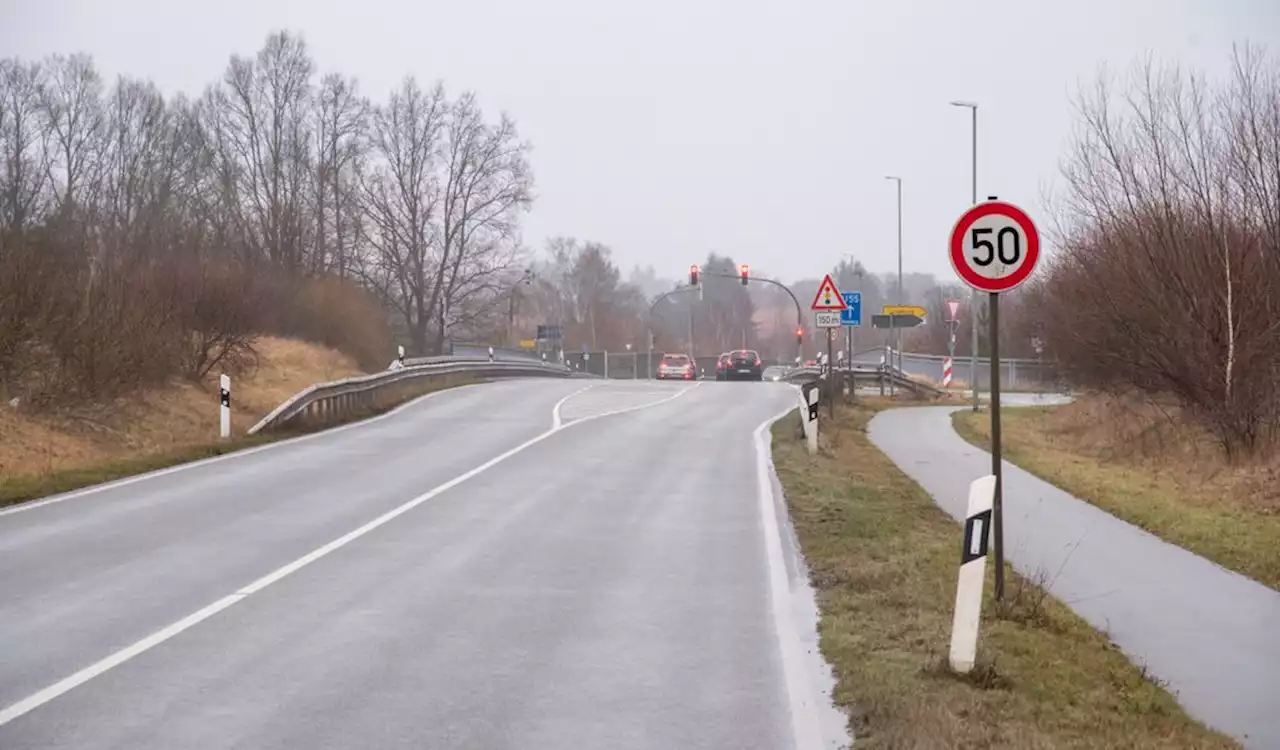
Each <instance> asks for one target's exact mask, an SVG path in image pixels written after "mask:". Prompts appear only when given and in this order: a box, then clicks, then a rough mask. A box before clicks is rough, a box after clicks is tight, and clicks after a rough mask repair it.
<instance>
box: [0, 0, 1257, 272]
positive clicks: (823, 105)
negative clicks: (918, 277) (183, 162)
mask: <svg viewBox="0 0 1280 750" xmlns="http://www.w3.org/2000/svg"><path fill="white" fill-rule="evenodd" d="M281 28H285V29H289V30H292V31H297V32H301V33H302V34H303V35H304V36H305V38H306V40H307V42H308V44H309V46H310V47H311V50H312V53H313V55H314V57H315V58H316V60H317V63H318V65H319V68H320V70H321V71H333V70H337V71H341V72H343V73H346V74H350V75H355V76H357V77H358V78H359V79H360V82H361V84H362V86H363V87H364V90H365V92H366V93H368V94H370V95H372V96H374V98H376V99H383V98H384V97H385V94H386V92H388V91H389V90H390V89H391V88H393V87H394V86H395V85H396V84H397V83H398V82H399V80H400V79H401V78H402V77H403V76H404V75H406V74H408V73H413V74H415V75H417V76H418V77H419V78H420V79H422V80H423V81H432V80H435V79H437V78H439V79H443V80H444V81H445V83H446V85H447V86H448V88H449V89H450V90H451V91H452V92H455V93H456V92H459V91H461V90H463V89H473V90H475V91H476V92H477V93H478V95H479V97H480V100H481V103H482V104H483V105H484V106H485V107H486V109H488V110H490V111H494V112H496V111H497V110H506V111H508V112H509V113H511V114H512V115H513V116H514V117H515V118H516V119H517V121H518V122H519V123H520V126H521V129H522V131H523V133H524V135H525V136H526V137H527V138H528V139H530V140H531V141H532V142H533V144H534V153H533V165H534V169H535V173H536V176H537V193H538V200H537V203H536V205H535V207H534V210H533V212H532V214H531V215H530V216H529V217H528V218H527V220H526V222H525V240H526V243H527V244H531V245H534V246H537V247H541V245H542V243H543V240H544V239H545V238H546V237H548V236H552V235H556V234H567V235H573V236H577V237H580V238H583V239H590V240H597V241H600V242H604V243H606V244H608V245H610V246H612V247H613V248H614V251H615V253H616V255H617V259H618V260H619V262H620V264H621V265H623V267H624V268H628V267H630V266H631V265H632V264H633V263H643V264H650V263H651V264H653V265H654V266H655V267H656V268H657V270H658V271H659V273H660V274H661V275H663V276H669V277H678V276H680V275H682V274H683V273H685V269H687V267H688V265H689V264H690V263H691V262H695V261H697V260H699V259H701V258H703V257H705V255H706V253H707V252H708V251H716V252H720V253H729V254H731V255H732V256H733V257H734V258H735V260H737V261H738V262H746V263H750V264H751V265H752V266H753V267H754V268H756V269H758V270H760V271H762V272H764V271H768V272H770V273H772V274H774V275H777V276H781V277H783V278H787V279H794V278H797V277H804V276H812V275H814V274H816V273H820V272H821V271H822V270H824V269H825V268H829V267H830V266H831V265H833V264H834V263H835V262H836V261H837V260H838V259H839V258H840V256H841V254H842V253H845V252H852V253H854V254H855V255H856V257H858V258H859V259H861V260H863V262H864V263H866V264H867V265H868V267H870V268H871V269H872V270H875V271H891V270H894V269H896V255H895V248H896V223H895V213H894V212H895V202H894V201H895V197H894V187H893V183H891V182H889V181H886V180H884V179H883V177H884V175H886V174H896V175H900V176H901V177H902V178H903V180H904V186H903V194H904V217H905V219H904V225H905V229H904V258H905V260H904V264H905V267H906V270H907V271H912V270H918V271H925V272H932V273H935V274H937V275H939V276H940V277H943V278H950V277H952V276H953V275H954V274H953V272H952V271H951V269H950V265H949V263H948V262H947V259H946V254H945V246H946V239H947V235H948V233H949V231H950V229H951V225H952V223H953V222H954V221H955V219H956V218H957V217H958V215H959V214H960V212H962V211H963V210H964V209H965V208H966V206H967V205H968V200H969V179H970V178H969V163H970V151H969V142H970V141H969V139H970V133H969V114H968V111H967V110H961V109H957V108H954V107H950V106H948V104H947V102H949V101H950V100H953V99H968V100H973V101H977V102H979V103H980V105H981V110H980V112H979V120H980V122H979V175H978V181H979V182H978V190H979V192H980V195H981V196H985V195H987V194H996V195H999V196H1000V197H1001V198H1002V199H1005V200H1011V201H1013V202H1016V203H1019V204H1021V205H1023V207H1024V208H1026V209H1027V210H1028V211H1029V212H1030V213H1031V215H1032V217H1033V218H1036V217H1038V216H1041V215H1042V213H1043V211H1042V207H1041V196H1042V192H1043V189H1044V188H1045V187H1047V186H1049V185H1050V184H1051V183H1052V182H1053V181H1054V180H1055V179H1056V175H1057V162H1058V159H1059V156H1060V155H1061V153H1062V150H1063V148H1064V146H1065V144H1066V139H1067V138H1068V136H1069V133H1070V121H1071V107H1070V101H1069V96H1070V94H1072V93H1073V91H1074V90H1075V87H1076V85H1077V83H1078V82H1081V81H1085V82H1087V81H1089V80H1091V79H1093V78H1094V77H1095V76H1096V73H1097V71H1098V68H1099V65H1100V64H1102V63H1103V62H1107V63H1109V64H1111V65H1113V66H1118V67H1122V68H1123V67H1127V66H1128V65H1129V64H1130V63H1131V62H1132V61H1133V60H1134V59H1135V58H1136V57H1137V56H1140V55H1142V54H1145V53H1153V54H1154V55H1156V56H1157V57H1159V58H1162V59H1176V60H1179V61H1181V62H1182V63H1184V64H1186V65H1188V66H1193V67H1197V68H1200V69H1203V70H1206V71H1208V72H1210V73H1215V72H1221V71H1222V70H1223V69H1224V68H1225V67H1226V65H1227V62H1228V56H1229V54H1230V48H1231V44H1232V42H1233V41H1244V40H1252V41H1256V42H1263V43H1266V44H1268V45H1270V46H1271V47H1272V48H1273V51H1275V52H1280V0H1073V1H1071V2H1048V1H1047V0H989V1H987V2H976V1H973V0H932V1H929V2H906V1H905V0H903V1H900V2H884V1H883V0H878V1H876V2H865V1H862V0H822V1H819V0H807V1H802V0H795V1H793V2H779V1H778V0H774V1H773V2H760V1H758V0H737V1H736V2H734V1H729V0H715V1H713V0H645V2H632V3H625V4H624V3H621V2H611V1H609V0H454V1H453V2H448V3H442V2H434V1H426V0H423V1H419V2H411V1H410V0H400V1H399V2H396V1H394V0H342V1H341V2H338V1H335V0H222V1H220V2H208V0H203V1H202V2H198V3H197V2H181V1H180V0H28V1H22V0H0V54H3V55H6V56H7V55H18V56H20V57H24V58H31V57H41V56H44V55H46V54H48V53H52V52H64V53H69V52H76V51H85V52H89V53H91V54H93V55H94V57H95V58H96V59H97V61H98V64H99V66H100V67H101V68H102V69H103V70H104V71H105V72H106V73H107V74H108V75H115V74H118V73H127V74H131V75H136V76H142V77H147V78H150V79H152V80H154V81H155V82H156V83H157V84H159V85H160V86H161V87H162V88H163V89H164V90H165V91H167V92H174V91H178V90H185V91H189V92H192V93H197V92H198V91H199V90H200V89H202V88H203V87H204V86H205V85H206V84H207V83H209V82H211V81H213V80H215V79H217V78H218V77H219V76H220V75H221V73H222V71H223V69H224V68H225V66H226V63H227V59H228V57H229V55H230V54H231V53H233V52H237V53H242V54H250V53H253V52H255V51H256V50H257V49H258V48H259V47H260V46H261V44H262V42H263V40H264V39H265V37H266V35H267V34H268V33H269V32H271V31H273V30H276V29H281Z"/></svg>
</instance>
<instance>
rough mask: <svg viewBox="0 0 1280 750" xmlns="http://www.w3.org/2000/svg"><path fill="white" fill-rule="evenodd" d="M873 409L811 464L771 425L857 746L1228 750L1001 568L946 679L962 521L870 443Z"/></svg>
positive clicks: (844, 417) (839, 423)
mask: <svg viewBox="0 0 1280 750" xmlns="http://www.w3.org/2000/svg"><path fill="white" fill-rule="evenodd" d="M879 404H880V405H883V402H879ZM876 406H877V401H876V400H871V399H865V400H864V402H863V404H862V405H860V406H859V407H857V408H842V411H841V413H840V414H839V415H838V419H837V420H836V422H835V426H834V427H833V428H832V427H829V428H828V429H827V430H826V431H825V432H824V434H823V438H822V446H821V450H820V452H819V455H817V456H814V457H810V456H808V455H807V453H806V452H805V449H804V444H803V442H802V441H801V440H798V439H797V438H796V434H795V433H796V431H797V429H798V428H797V423H796V420H795V419H794V418H792V417H788V418H786V419H783V420H781V421H780V422H779V423H778V424H776V425H775V427H774V460H775V463H776V466H777V471H778V475H779V477H780V479H781V481H782V485H783V488H784V490H785V493H786V497H787V503H788V505H789V506H790V510H791V515H792V518H793V519H794V523H795V526H796V531H797V534H798V537H799V539H800V542H801V545H802V547H803V549H804V552H805V556H806V558H807V560H808V564H809V567H810V570H811V576H812V580H813V583H814V586H815V588H816V590H817V592H818V600H819V606H820V608H821V611H822V619H821V624H820V633H821V642H822V650H823V652H824V654H825V655H826V657H827V659H828V660H829V661H830V662H831V663H832V665H833V666H834V668H835V671H836V674H837V687H836V701H837V703H838V704H839V705H840V706H842V707H843V708H845V709H846V710H848V711H849V712H850V715H851V717H852V719H851V722H852V725H853V729H854V732H855V735H856V738H857V739H856V742H857V746H858V747H859V748H940V749H941V748H1008V749H1009V750H1036V749H1038V748H1064V747H1070V748H1098V749H1099V750H1101V749H1103V748H1107V749H1111V748H1150V749H1151V750H1157V749H1158V750H1169V749H1171V748H1188V749H1190V748H1196V749H1197V750H1206V749H1210V748H1231V747H1238V745H1236V744H1235V743H1234V742H1233V741H1231V740H1230V739H1228V738H1225V737H1223V736H1221V735H1219V734H1216V733H1214V732H1212V731H1210V730H1208V729H1206V728H1205V727H1203V726H1202V725H1200V724H1199V723H1197V722H1195V721H1193V720H1192V719H1190V718H1188V717H1187V716H1186V714H1185V713H1184V712H1183V711H1182V710H1181V708H1180V707H1179V706H1178V704H1177V703H1176V702H1175V700H1174V699H1173V698H1172V697H1171V696H1170V695H1169V693H1167V692H1166V691H1165V690H1163V689H1162V688H1161V687H1160V686H1159V685H1157V684H1155V683H1154V682H1153V681H1152V680H1151V679H1149V677H1148V676H1147V675H1146V674H1145V673H1144V671H1143V670H1142V669H1141V668H1139V667H1137V666H1135V665H1133V664H1132V663H1131V662H1130V661H1129V660H1128V659H1127V658H1126V657H1125V656H1124V655H1123V654H1122V653H1120V652H1119V651H1118V650H1117V649H1116V648H1115V647H1114V645H1113V644H1111V643H1110V642H1109V641H1108V640H1107V638H1106V637H1105V636H1104V635H1103V634H1101V633H1099V632H1097V631H1096V630H1094V629H1093V628H1092V627H1090V626H1089V625H1088V624H1087V623H1085V622H1084V621H1083V620H1081V619H1080V618H1078V617H1076V616H1075V615H1074V614H1073V613H1072V612H1071V611H1070V610H1068V609H1067V608H1066V607H1065V606H1064V605H1062V604H1060V603H1059V602H1057V601H1056V600H1054V599H1052V598H1051V597H1048V596H1047V595H1046V594H1045V593H1044V592H1043V590H1042V589H1040V588H1039V587H1037V586H1036V585H1034V584H1033V583H1031V582H1029V581H1026V580H1025V579H1022V578H1020V577H1019V576H1017V575H1016V574H1014V573H1013V572H1012V570H1010V571H1009V573H1008V581H1007V586H1008V590H1007V592H1006V594H1007V595H1008V601H1007V603H1006V605H1004V606H1002V607H1000V608H999V609H998V610H997V608H996V607H995V606H994V605H993V604H991V602H990V596H989V592H990V590H991V589H990V586H991V582H990V580H988V589H987V591H988V596H987V599H988V603H987V607H986V610H987V611H986V612H985V614H984V622H983V632H982V641H981V643H980V646H979V655H980V656H979V658H980V664H979V666H978V667H977V668H976V669H975V670H974V672H973V673H972V674H970V675H968V676H965V677H960V676H957V675H955V674H953V673H952V672H950V670H949V668H948V667H947V663H946V653H947V649H948V646H949V638H950V626H951V617H952V608H953V606H954V601H955V585H956V575H957V566H958V563H959V545H960V530H959V526H958V525H957V524H956V523H955V521H954V520H953V519H951V518H950V517H949V516H947V515H946V514H944V513H943V512H942V511H941V510H940V509H938V508H937V506H936V505H934V503H933V501H932V499H931V498H930V497H929V496H928V495H927V494H926V493H925V492H924V490H922V489H921V488H920V487H919V485H917V484H916V483H915V482H913V481H912V480H911V479H909V478H908V477H907V476H906V475H904V474H903V473H902V472H900V471H899V470H898V469H897V467H896V466H895V465H894V464H893V463H892V462H891V461H890V460H889V459H888V458H887V457H886V456H884V454H882V453H880V451H879V450H877V449H876V448H875V447H874V446H873V445H872V444H871V443H870V441H869V440H868V439H867V436H866V432H865V428H866V424H867V422H868V420H869V419H870V418H871V416H872V415H873V414H874V409H875V408H876Z"/></svg>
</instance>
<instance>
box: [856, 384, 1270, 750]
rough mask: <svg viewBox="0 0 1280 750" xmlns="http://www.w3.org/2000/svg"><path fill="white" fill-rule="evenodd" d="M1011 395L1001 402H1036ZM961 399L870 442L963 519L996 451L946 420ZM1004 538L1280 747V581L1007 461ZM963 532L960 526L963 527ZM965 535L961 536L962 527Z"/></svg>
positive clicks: (1013, 553)
mask: <svg viewBox="0 0 1280 750" xmlns="http://www.w3.org/2000/svg"><path fill="white" fill-rule="evenodd" d="M1035 400H1036V399H1035V398H1034V397H1029V396H1026V395H1021V394H1020V395H1013V394H1010V397H1008V398H1004V399H1002V403H1010V402H1015V403H1031V402H1034V401H1035ZM955 410H956V409H955V407H922V408H913V409H895V410H892V411H887V412H884V413H882V414H879V415H877V416H876V417H875V419H873V420H872V421H871V424H870V427H869V431H870V437H871V440H872V442H874V443H875V444H876V445H877V446H879V447H880V449H881V450H883V451H884V452H885V453H886V454H888V455H889V457H890V458H892V459H893V461H894V462H895V463H897V464H898V466H899V467H901V468H902V470H903V471H905V472H906V473H907V474H908V475H910V476H911V477H912V478H913V479H915V480H916V481H917V482H919V483H920V484H921V486H923V487H924V488H925V489H926V490H927V491H928V492H929V493H930V494H932V495H933V497H934V500H935V501H936V502H937V503H938V505H939V506H941V507H942V509H943V510H945V511H946V512H947V513H949V514H951V515H952V516H954V517H956V518H957V519H959V518H962V517H963V516H964V513H965V508H966V504H967V498H968V487H969V483H970V482H971V481H973V480H974V479H977V478H978V477H980V476H983V475H985V474H989V473H990V471H991V454H990V453H988V452H986V451H983V450H980V449H978V448H975V447H973V446H972V445H970V444H969V443H967V442H965V441H964V440H963V439H962V438H961V437H960V436H959V435H957V434H956V433H955V431H954V430H953V429H952V427H951V412H953V411H955ZM1004 503H1005V521H1004V524H1005V525H1004V529H1005V532H1004V533H1005V549H1006V555H1007V557H1008V558H1009V560H1010V561H1011V562H1012V564H1013V565H1014V567H1015V569H1017V570H1018V572H1019V573H1022V574H1023V575H1028V576H1036V575H1038V574H1039V573H1040V572H1042V571H1043V573H1044V575H1045V576H1046V577H1047V581H1048V585H1049V588H1050V590H1051V591H1052V592H1053V594H1054V595H1055V596H1056V597H1058V598H1059V599H1061V600H1062V601H1064V602H1065V603H1067V604H1068V605H1069V606H1070V607H1071V608H1072V609H1073V610H1075V612H1076V613H1078V614H1079V615H1080V616H1082V617H1084V618H1085V619H1086V620H1088V621H1089V622H1090V623H1091V624H1092V625H1094V626H1095V627H1097V628H1099V629H1100V630H1102V631H1104V632H1106V633H1107V634H1108V635H1109V636H1110V637H1111V639H1112V640H1114V641H1115V642H1116V643H1117V644H1118V645H1119V646H1120V648H1121V649H1123V650H1124V652H1125V653H1126V654H1127V655H1128V656H1129V657H1130V658H1131V659H1132V660H1133V661H1134V662H1135V663H1137V664H1142V665H1145V666H1146V668H1147V669H1148V670H1149V671H1150V672H1151V673H1152V674H1153V675H1154V676H1155V677H1157V678H1159V679H1161V680H1163V681H1165V682H1166V683H1167V684H1168V687H1169V689H1170V690H1172V691H1174V692H1175V693H1176V694H1177V696H1178V699H1179V701H1180V702H1181V703H1182V705H1183V706H1184V707H1185V708H1186V709H1187V711H1188V712H1189V713H1191V714H1192V715H1193V716H1196V717H1197V718H1199V719H1201V720H1203V721H1204V722H1206V723H1207V724H1209V725H1211V726H1213V727H1215V728H1217V729H1219V730H1221V731H1224V732H1227V733H1229V734H1232V735H1234V736H1236V737H1237V738H1239V739H1240V740H1241V741H1242V742H1243V744H1244V745H1245V746H1246V747H1249V748H1258V749H1259V750H1264V749H1265V750H1275V749H1276V748H1280V637H1278V634H1280V592H1276V591H1274V590H1272V589H1270V588H1268V587H1266V586H1263V585H1262V584H1260V583H1257V582H1255V581H1252V580H1250V579H1248V578H1245V577H1244V576H1241V575H1238V574H1236V573H1232V572H1230V571H1227V570H1225V569H1224V568H1221V567H1219V566H1218V565H1216V564H1214V563H1211V562H1209V561H1208V560H1205V559H1204V558H1201V557H1198V556H1196V555H1193V554H1191V553H1190V552H1187V551H1186V550H1184V549H1182V548H1180V547H1176V546H1173V545H1171V544H1167V543H1165V542H1163V541H1161V540H1160V539H1158V538H1156V537H1155V536H1153V535H1151V534H1149V533H1147V532H1145V531H1143V530H1142V529H1139V528H1137V527H1136V526H1132V525H1130V524H1128V523H1125V522H1123V521H1121V520H1119V519H1117V518H1115V517H1114V516H1111V515H1110V514H1108V513H1105V512H1104V511H1101V510H1099V509H1098V508H1096V507H1094V506H1092V505H1090V504H1088V503H1086V502H1083V501H1081V500H1079V499H1077V498H1075V497H1072V496H1071V495H1068V494H1067V493H1065V492H1063V491H1061V490H1059V489H1057V488H1055V487H1053V486H1052V485H1050V484H1048V483H1046V482H1044V481H1042V480H1040V479H1038V478H1036V477H1034V476H1032V475H1031V474H1029V473H1027V472H1025V471H1023V470H1021V469H1019V468H1018V467H1016V466H1014V465H1012V464H1010V463H1009V462H1007V461H1006V462H1004ZM958 534H959V531H958V530H957V535H958ZM957 539H959V536H957Z"/></svg>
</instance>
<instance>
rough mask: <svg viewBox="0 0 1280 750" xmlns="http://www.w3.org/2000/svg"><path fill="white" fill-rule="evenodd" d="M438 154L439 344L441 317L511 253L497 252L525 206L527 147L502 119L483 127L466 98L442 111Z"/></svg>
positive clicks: (529, 178)
mask: <svg viewBox="0 0 1280 750" xmlns="http://www.w3.org/2000/svg"><path fill="white" fill-rule="evenodd" d="M445 149H446V154H447V168H446V173H445V178H444V190H443V195H442V199H443V206H442V216H441V218H442V227H441V239H442V240H443V244H442V251H443V252H442V255H441V257H440V262H439V266H438V268H437V278H436V285H435V287H436V288H435V293H434V295H433V298H432V307H433V309H435V307H436V305H437V304H439V309H440V326H439V328H438V336H439V337H440V338H439V343H440V344H443V341H444V335H445V320H444V315H445V312H444V311H445V310H446V309H447V308H448V307H451V306H457V305H458V304H459V303H460V302H461V301H462V300H461V298H460V297H461V294H462V293H463V292H464V291H465V290H466V288H467V287H468V286H471V287H474V286H475V285H476V282H477V281H478V280H485V281H487V280H488V279H489V278H492V277H496V276H498V275H500V274H501V273H502V272H503V271H505V270H506V269H507V267H508V266H509V264H510V260H511V258H512V257H513V255H514V253H503V252H502V251H501V250H502V248H503V247H504V245H505V244H506V243H509V242H510V241H511V240H513V239H514V230H515V226H516V221H517V218H518V214H519V213H520V212H521V211H524V210H527V209H528V207H529V206H530V204H531V203H532V201H533V197H532V187H533V185H532V183H533V176H532V173H531V172H530V169H529V164H528V160H527V155H528V151H529V146H528V144H527V143H524V142H523V141H521V140H520V138H519V135H518V133H517V131H516V126H515V122H514V121H512V120H511V118H509V117H507V116H506V115H505V114H504V115H502V116H501V117H500V118H499V121H498V123H497V125H494V126H490V125H488V124H486V123H485V122H484V118H483V115H482V113H481V111H480V109H479V107H478V106H477V105H476V101H475V96H474V95H473V94H471V93H467V94H464V95H463V96H462V97H461V98H460V99H459V100H458V101H457V102H455V103H454V104H453V105H452V106H451V107H450V108H449V117H448V128H447V135H446V139H445ZM464 268H467V269H468V273H465V274H464V273H463V269H464Z"/></svg>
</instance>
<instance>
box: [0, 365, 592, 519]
mask: <svg viewBox="0 0 1280 750" xmlns="http://www.w3.org/2000/svg"><path fill="white" fill-rule="evenodd" d="M531 380H532V378H531ZM537 380H539V381H541V382H546V381H544V380H542V379H541V378H538V379H537ZM499 382H514V381H510V380H508V381H487V382H484V383H466V384H464V385H456V386H452V387H450V388H443V389H441V390H438V391H432V392H431V393H424V394H422V395H421V396H418V397H417V398H415V399H413V400H412V401H406V402H404V403H403V404H400V405H399V406H397V407H395V408H394V409H391V410H390V411H386V412H383V413H382V414H377V415H375V416H372V417H367V418H365V419H361V420H358V421H356V422H350V423H348V424H342V425H338V426H336V427H329V428H327V429H323V430H319V431H317V432H309V433H307V434H305V435H298V436H297V437H291V438H286V439H284V440H275V441H272V442H270V443H267V444H266V445H257V446H254V447H252V448H244V449H241V450H237V451H231V452H230V453H222V454H219V455H217V456H210V457H208V458H202V459H199V460H197V461H187V462H185V463H180V464H174V465H173V466H166V467H165V468H163V469H155V470H153V471H147V472H143V473H142V474H134V475H133V476H130V477H122V478H120V479H113V480H111V481H110V482H103V483H102V484H95V485H92V486H90V487H83V488H81V489H78V490H71V491H69V492H64V493H62V494H59V495H53V496H52V497H46V498H42V499H40V500H30V501H27V502H23V503H18V504H16V505H12V506H10V507H7V508H2V509H0V517H2V516H8V515H12V514H14V513H22V512H24V511H28V510H35V509H36V508H43V507H44V506H46V505H53V504H54V503H60V502H63V501H64V500H74V499H76V498H79V497H84V496H86V495H94V494H97V493H99V492H105V491H106V490H113V489H116V488H117V487H127V486H129V485H131V484H135V483H137V482H141V481H144V480H147V479H155V478H157V477H163V476H167V475H169V474H175V473H177V472H179V471H183V470H186V469H194V468H196V467H198V466H207V465H209V464H214V463H218V462H220V461H227V460H230V459H233V458H241V457H243V456H252V455H254V454H255V453H262V452H263V451H267V450H271V449H272V448H281V447H284V446H286V445H296V444H297V443H302V442H305V441H308V440H315V439H316V438H321V437H325V436H327V435H336V434H338V433H339V432H345V431H347V430H353V429H355V428H357V427H365V426H368V425H371V424H374V423H376V422H381V421H382V420H384V419H389V418H391V417H393V416H395V415H396V414H398V413H400V412H402V411H404V410H405V409H408V408H410V407H412V406H415V405H417V404H420V403H422V402H423V401H426V400H428V399H432V398H435V397H437V396H445V395H447V394H452V393H460V392H462V391H465V390H468V389H471V388H478V387H480V386H483V385H495V384H497V383H499ZM558 382H567V381H558ZM575 393H576V391H575ZM570 395H572V394H570Z"/></svg>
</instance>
